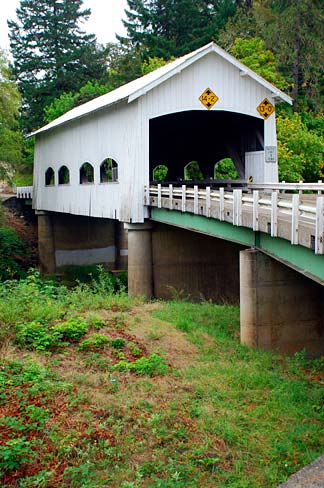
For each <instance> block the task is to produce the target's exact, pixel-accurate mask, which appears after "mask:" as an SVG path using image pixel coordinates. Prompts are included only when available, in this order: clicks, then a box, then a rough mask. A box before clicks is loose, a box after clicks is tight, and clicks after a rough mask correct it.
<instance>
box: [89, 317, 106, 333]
mask: <svg viewBox="0 0 324 488" xmlns="http://www.w3.org/2000/svg"><path fill="white" fill-rule="evenodd" d="M86 322H87V324H88V326H89V327H93V328H94V329H96V330H100V329H102V328H103V327H104V326H105V325H106V322H105V320H104V319H103V318H102V316H101V315H99V314H95V313H92V314H89V315H87V317H86Z"/></svg>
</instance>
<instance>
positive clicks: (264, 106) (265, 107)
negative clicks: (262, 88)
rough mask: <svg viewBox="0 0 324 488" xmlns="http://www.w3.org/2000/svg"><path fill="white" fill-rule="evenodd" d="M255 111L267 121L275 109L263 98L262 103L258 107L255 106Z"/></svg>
mask: <svg viewBox="0 0 324 488" xmlns="http://www.w3.org/2000/svg"><path fill="white" fill-rule="evenodd" d="M257 111H258V112H259V114H260V115H261V116H262V117H263V118H264V119H268V118H269V117H270V115H271V114H272V113H273V112H274V111H275V108H274V106H273V105H272V103H270V102H269V100H268V99H267V98H265V99H264V100H263V102H261V103H260V105H258V106H257Z"/></svg>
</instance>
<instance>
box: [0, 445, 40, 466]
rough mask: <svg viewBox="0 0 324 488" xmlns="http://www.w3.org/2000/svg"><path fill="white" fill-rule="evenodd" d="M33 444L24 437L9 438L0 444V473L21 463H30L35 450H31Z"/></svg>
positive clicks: (33, 457)
mask: <svg viewBox="0 0 324 488" xmlns="http://www.w3.org/2000/svg"><path fill="white" fill-rule="evenodd" d="M34 444H35V443H33V442H30V441H28V440H27V439H26V437H20V438H18V439H9V440H8V441H7V442H6V443H5V444H4V445H2V446H0V474H1V472H6V471H13V470H15V469H18V468H19V467H20V466H21V465H22V464H26V463H32V462H33V460H34V459H35V452H34V451H32V447H33V445H34Z"/></svg>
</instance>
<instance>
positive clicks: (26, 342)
mask: <svg viewBox="0 0 324 488" xmlns="http://www.w3.org/2000/svg"><path fill="white" fill-rule="evenodd" d="M16 340H17V342H18V343H19V344H20V345H22V346H25V347H27V348H32V349H36V351H45V350H46V349H49V348H50V347H52V346H53V345H54V342H55V341H54V337H53V336H52V335H51V334H50V333H49V330H48V327H47V326H46V325H44V324H41V323H39V322H36V321H32V322H29V323H28V324H20V325H17V327H16Z"/></svg>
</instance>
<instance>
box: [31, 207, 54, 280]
mask: <svg viewBox="0 0 324 488" xmlns="http://www.w3.org/2000/svg"><path fill="white" fill-rule="evenodd" d="M36 215H37V219H38V254H39V264H40V270H41V272H42V273H55V271H56V263H55V242H54V231H53V220H52V215H51V214H49V213H47V212H42V211H38V212H36Z"/></svg>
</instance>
